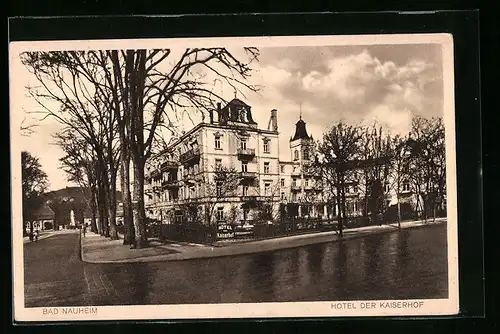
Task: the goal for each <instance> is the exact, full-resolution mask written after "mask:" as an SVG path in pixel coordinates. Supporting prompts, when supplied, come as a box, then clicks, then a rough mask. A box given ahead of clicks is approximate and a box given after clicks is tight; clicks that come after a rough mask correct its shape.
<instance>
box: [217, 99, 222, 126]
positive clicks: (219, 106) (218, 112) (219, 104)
mask: <svg viewBox="0 0 500 334" xmlns="http://www.w3.org/2000/svg"><path fill="white" fill-rule="evenodd" d="M220 109H221V103H220V102H217V122H218V123H220V122H221V110H220Z"/></svg>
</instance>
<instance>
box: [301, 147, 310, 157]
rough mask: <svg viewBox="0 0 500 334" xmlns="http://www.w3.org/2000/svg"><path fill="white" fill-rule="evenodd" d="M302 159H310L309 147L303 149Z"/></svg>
mask: <svg viewBox="0 0 500 334" xmlns="http://www.w3.org/2000/svg"><path fill="white" fill-rule="evenodd" d="M302 159H303V160H309V149H308V148H307V147H306V148H304V150H303V151H302Z"/></svg>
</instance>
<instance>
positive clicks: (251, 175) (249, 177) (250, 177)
mask: <svg viewBox="0 0 500 334" xmlns="http://www.w3.org/2000/svg"><path fill="white" fill-rule="evenodd" d="M240 177H241V178H242V179H244V180H253V179H255V178H256V177H257V173H256V172H240Z"/></svg>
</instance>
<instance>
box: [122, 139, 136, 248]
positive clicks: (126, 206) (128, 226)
mask: <svg viewBox="0 0 500 334" xmlns="http://www.w3.org/2000/svg"><path fill="white" fill-rule="evenodd" d="M123 150H124V146H123V144H122V161H121V166H120V168H121V170H120V172H121V173H120V174H121V177H120V181H121V186H122V187H121V188H122V199H123V224H124V225H125V235H124V237H123V244H124V245H133V244H134V243H135V242H134V240H135V229H134V222H133V218H132V200H131V196H130V173H129V172H130V159H129V158H128V153H127V154H124V153H123ZM124 156H125V157H124Z"/></svg>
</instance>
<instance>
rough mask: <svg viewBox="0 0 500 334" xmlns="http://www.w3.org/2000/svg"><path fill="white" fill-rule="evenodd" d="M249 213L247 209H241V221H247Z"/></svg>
mask: <svg viewBox="0 0 500 334" xmlns="http://www.w3.org/2000/svg"><path fill="white" fill-rule="evenodd" d="M249 212H250V210H249V209H248V208H245V209H243V220H247V219H248V213H249Z"/></svg>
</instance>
